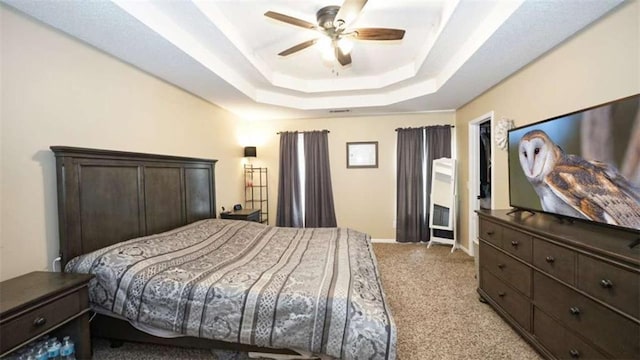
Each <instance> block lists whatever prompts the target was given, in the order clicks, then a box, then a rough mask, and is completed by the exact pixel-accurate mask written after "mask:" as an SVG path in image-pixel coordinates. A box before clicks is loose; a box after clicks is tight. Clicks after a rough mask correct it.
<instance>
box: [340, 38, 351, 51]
mask: <svg viewBox="0 0 640 360" xmlns="http://www.w3.org/2000/svg"><path fill="white" fill-rule="evenodd" d="M338 47H339V48H340V50H341V51H342V53H344V54H349V53H351V50H353V42H352V41H351V40H349V39H347V38H341V39H340V40H338Z"/></svg>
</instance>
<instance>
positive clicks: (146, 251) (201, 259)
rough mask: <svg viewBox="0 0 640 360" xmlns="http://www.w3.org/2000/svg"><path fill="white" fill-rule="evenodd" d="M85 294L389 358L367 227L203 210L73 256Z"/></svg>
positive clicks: (178, 325)
mask: <svg viewBox="0 0 640 360" xmlns="http://www.w3.org/2000/svg"><path fill="white" fill-rule="evenodd" d="M66 271H68V272H79V273H91V274H95V278H94V279H93V280H92V283H91V284H90V300H91V303H92V306H93V307H96V308H99V309H97V310H106V311H108V312H112V313H115V314H117V315H120V316H123V317H125V318H127V319H130V320H131V321H133V322H138V323H142V324H144V325H148V326H151V327H154V328H159V329H164V330H169V331H172V332H176V333H180V334H184V335H188V336H198V337H203V338H210V339H216V340H223V341H229V342H239V343H244V344H251V345H257V346H263V347H272V348H289V349H299V350H304V351H309V352H312V353H314V354H324V355H328V356H331V357H335V358H341V359H395V353H396V349H395V348H396V328H395V324H394V322H393V319H392V317H391V313H390V310H389V307H388V306H387V304H386V302H385V298H384V294H383V291H382V286H381V283H380V277H379V274H378V269H377V266H376V261H375V256H374V254H373V250H372V248H371V244H370V241H369V236H368V235H366V234H363V233H361V232H357V231H354V230H350V229H343V228H318V229H294V228H278V227H273V226H266V225H261V224H258V223H253V222H245V221H231V220H217V219H209V220H202V221H199V222H196V223H193V224H190V225H187V226H184V227H181V228H178V229H175V230H172V231H169V232H165V233H162V234H157V235H152V236H147V237H142V238H137V239H133V240H129V241H126V242H122V243H119V244H116V245H113V246H110V247H107V248H103V249H100V250H97V251H95V252H92V253H89V254H86V255H82V256H79V257H77V258H74V259H73V260H72V261H70V262H69V263H68V264H67V266H66Z"/></svg>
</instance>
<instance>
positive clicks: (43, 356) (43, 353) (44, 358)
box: [35, 346, 49, 360]
mask: <svg viewBox="0 0 640 360" xmlns="http://www.w3.org/2000/svg"><path fill="white" fill-rule="evenodd" d="M35 356H36V360H48V359H49V352H48V351H47V348H46V347H44V346H43V347H40V348H39V349H38V350H37V352H36V355H35Z"/></svg>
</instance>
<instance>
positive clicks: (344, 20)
mask: <svg viewBox="0 0 640 360" xmlns="http://www.w3.org/2000/svg"><path fill="white" fill-rule="evenodd" d="M366 3H367V0H344V3H342V6H340V10H338V13H337V14H336V18H335V20H334V21H333V26H335V27H336V28H342V29H344V28H345V27H347V26H348V25H349V24H351V23H352V22H353V21H354V20H355V19H356V18H357V17H358V15H360V11H362V8H363V7H364V5H365V4H366Z"/></svg>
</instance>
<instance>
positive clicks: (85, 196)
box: [51, 146, 295, 354]
mask: <svg viewBox="0 0 640 360" xmlns="http://www.w3.org/2000/svg"><path fill="white" fill-rule="evenodd" d="M51 150H52V151H53V152H54V154H55V157H56V176H57V183H58V222H59V233H60V257H61V259H62V260H61V261H62V268H63V269H64V266H65V265H66V263H67V262H69V260H71V259H72V258H74V257H76V256H79V255H82V254H86V253H89V252H91V251H94V250H97V249H100V248H102V247H105V246H109V245H112V244H116V243H118V242H121V241H125V240H129V239H132V238H135V237H140V236H145V235H150V234H155V233H159V232H162V231H166V230H169V229H173V228H176V227H179V226H182V225H186V224H189V223H192V222H194V221H197V220H202V219H207V218H215V217H216V200H215V164H216V161H217V160H208V159H198V158H188V157H178V156H166V155H154V154H143V153H133V152H123V151H111V150H97V149H85V148H74V147H65V146H52V147H51ZM91 336H94V337H102V338H107V339H110V340H112V341H135V342H148V343H155V344H161V345H172V346H182V347H197V348H217V349H228V350H237V351H255V352H271V353H281V354H295V353H294V352H291V351H290V350H284V349H265V348H260V347H256V346H249V345H242V344H234V343H228V342H223V341H214V340H208V339H201V338H195V337H179V338H161V337H156V336H153V335H149V334H147V333H145V332H142V331H140V330H138V329H136V328H135V327H133V326H132V325H130V324H129V322H127V321H124V320H120V319H116V318H113V317H109V316H104V315H100V314H97V315H96V316H95V318H94V319H93V321H92V322H91Z"/></svg>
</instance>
